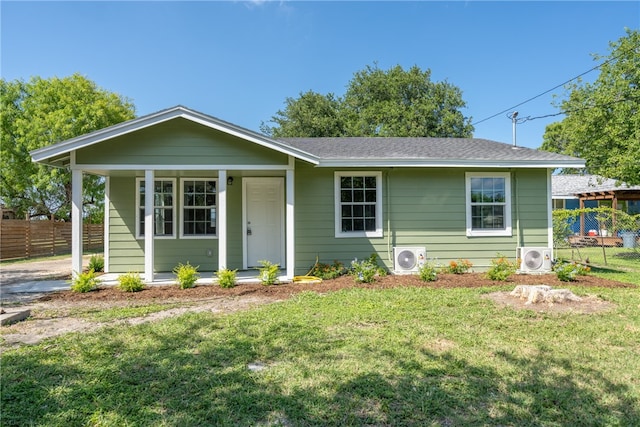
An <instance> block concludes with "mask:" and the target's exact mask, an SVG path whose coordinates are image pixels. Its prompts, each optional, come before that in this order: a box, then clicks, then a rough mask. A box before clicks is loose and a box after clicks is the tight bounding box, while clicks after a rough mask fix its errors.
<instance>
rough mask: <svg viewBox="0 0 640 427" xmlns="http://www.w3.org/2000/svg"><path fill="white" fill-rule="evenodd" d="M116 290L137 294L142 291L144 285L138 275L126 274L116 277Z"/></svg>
mask: <svg viewBox="0 0 640 427" xmlns="http://www.w3.org/2000/svg"><path fill="white" fill-rule="evenodd" d="M118 289H120V290H121V291H124V292H139V291H141V290H143V289H144V283H142V279H141V278H140V275H139V274H138V273H127V274H123V275H121V276H120V277H118Z"/></svg>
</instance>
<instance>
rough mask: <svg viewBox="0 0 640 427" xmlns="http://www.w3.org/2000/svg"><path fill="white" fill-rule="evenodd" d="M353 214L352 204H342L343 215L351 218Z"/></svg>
mask: <svg viewBox="0 0 640 427" xmlns="http://www.w3.org/2000/svg"><path fill="white" fill-rule="evenodd" d="M352 216H353V210H352V207H351V205H342V217H343V218H351V217H352Z"/></svg>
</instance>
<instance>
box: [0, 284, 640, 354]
mask: <svg viewBox="0 0 640 427" xmlns="http://www.w3.org/2000/svg"><path fill="white" fill-rule="evenodd" d="M499 285H507V286H509V287H511V286H513V287H515V286H516V285H549V286H552V287H553V288H566V287H567V285H569V284H568V283H566V282H561V281H559V280H558V278H557V277H556V276H555V275H553V274H547V275H515V276H512V278H511V279H510V280H509V281H507V282H496V281H491V280H489V279H487V278H485V277H484V275H482V274H480V273H466V274H459V275H454V274H440V275H439V276H438V279H437V280H436V281H435V282H422V281H421V280H420V279H419V278H418V277H417V276H394V275H389V276H385V277H379V278H377V279H376V281H375V282H374V283H371V284H356V283H355V282H354V280H353V278H352V277H350V276H343V277H340V278H337V279H333V280H325V281H322V282H321V283H314V284H309V283H287V284H279V285H273V286H263V285H261V284H240V285H238V286H236V287H234V288H231V289H223V288H220V287H219V286H216V285H203V286H196V287H195V288H191V289H179V288H178V287H177V286H175V285H174V286H150V287H147V288H146V289H144V290H142V291H140V292H134V293H127V292H122V291H120V290H118V289H117V288H114V287H104V288H99V289H97V290H95V291H93V292H88V293H74V292H71V291H62V292H55V293H51V294H47V295H45V296H43V297H41V298H39V299H38V300H36V301H34V302H33V303H31V304H29V305H28V306H24V308H28V309H30V310H31V311H32V318H30V319H29V320H27V321H24V322H20V323H16V324H14V325H11V326H8V327H7V326H4V327H2V329H1V336H2V342H1V344H0V352H1V351H4V350H5V349H6V348H9V347H12V346H15V345H21V344H35V343H38V342H40V341H42V340H43V339H46V338H49V337H54V336H58V335H62V334H65V333H68V332H78V331H90V330H95V329H97V328H100V327H103V326H107V325H116V324H138V323H144V322H149V321H154V320H158V319H162V318H166V317H171V316H176V315H179V314H182V313H186V312H194V311H210V312H215V313H229V312H233V311H237V310H246V309H249V308H251V307H255V306H257V305H261V304H267V303H271V302H275V301H282V300H286V299H288V298H290V297H291V296H293V295H295V294H297V293H299V292H303V291H313V292H319V293H326V292H333V291H338V290H341V289H347V288H356V287H358V288H368V289H388V288H395V287H427V288H440V289H447V288H479V287H490V286H499ZM570 285H571V286H579V287H584V288H592V287H604V288H635V287H636V286H635V285H631V284H627V283H620V282H615V281H611V280H606V279H601V278H598V277H595V276H580V277H579V278H578V280H577V281H576V282H572V283H571V284H570ZM511 289H513V288H511ZM587 293H588V292H587ZM486 298H490V299H492V300H493V301H495V302H496V303H497V304H500V305H503V306H509V307H512V308H515V309H527V310H535V311H539V312H566V311H571V312H575V313H595V312H598V311H602V310H607V309H610V308H612V307H613V305H612V304H611V303H608V302H605V301H602V300H599V299H598V298H596V297H594V296H588V297H585V298H583V299H582V301H578V302H567V303H563V304H531V305H526V304H525V302H526V301H525V300H521V299H519V298H515V297H512V296H510V295H509V291H505V292H494V293H491V294H487V295H486ZM153 303H158V304H171V308H168V309H167V310H164V311H160V312H156V313H154V314H150V315H147V316H144V317H136V318H128V319H122V320H115V321H111V322H95V321H90V320H87V319H86V318H82V317H78V316H77V313H78V312H79V311H82V309H85V311H86V310H87V309H98V310H100V309H108V308H114V307H133V306H140V305H148V304H153ZM74 313H76V314H74ZM74 316H75V317H74Z"/></svg>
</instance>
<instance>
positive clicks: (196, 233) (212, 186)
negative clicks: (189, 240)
mask: <svg viewBox="0 0 640 427" xmlns="http://www.w3.org/2000/svg"><path fill="white" fill-rule="evenodd" d="M181 182H182V185H181V191H182V231H181V235H182V236H184V237H212V236H215V235H216V230H217V227H216V197H217V191H216V189H217V185H216V183H217V182H216V180H215V179H201V178H188V179H183V180H182V181H181Z"/></svg>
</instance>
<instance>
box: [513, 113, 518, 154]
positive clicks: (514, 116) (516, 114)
mask: <svg viewBox="0 0 640 427" xmlns="http://www.w3.org/2000/svg"><path fill="white" fill-rule="evenodd" d="M517 117H518V112H517V111H514V112H513V114H511V126H512V128H513V147H514V148H515V147H517V146H518V144H516V123H517V120H516V118H517Z"/></svg>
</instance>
